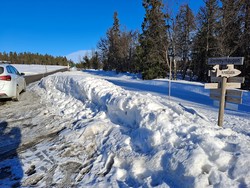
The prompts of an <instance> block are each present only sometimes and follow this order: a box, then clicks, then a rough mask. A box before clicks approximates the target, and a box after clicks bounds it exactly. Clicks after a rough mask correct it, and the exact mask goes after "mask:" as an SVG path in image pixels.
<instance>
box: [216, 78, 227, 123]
mask: <svg viewBox="0 0 250 188" xmlns="http://www.w3.org/2000/svg"><path fill="white" fill-rule="evenodd" d="M226 84H227V78H226V77H222V82H221V95H220V97H221V98H220V109H219V117H218V125H219V126H220V127H222V126H223V120H224V109H225V96H226Z"/></svg>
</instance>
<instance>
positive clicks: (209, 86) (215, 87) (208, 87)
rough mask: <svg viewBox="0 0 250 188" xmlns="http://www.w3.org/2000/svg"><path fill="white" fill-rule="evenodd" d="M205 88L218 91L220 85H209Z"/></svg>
mask: <svg viewBox="0 0 250 188" xmlns="http://www.w3.org/2000/svg"><path fill="white" fill-rule="evenodd" d="M204 86H205V89H218V88H219V84H218V83H207V84H205V85H204Z"/></svg>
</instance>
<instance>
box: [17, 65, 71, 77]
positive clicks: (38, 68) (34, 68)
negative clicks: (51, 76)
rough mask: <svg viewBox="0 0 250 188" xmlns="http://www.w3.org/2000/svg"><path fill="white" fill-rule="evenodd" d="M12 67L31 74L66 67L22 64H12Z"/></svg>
mask: <svg viewBox="0 0 250 188" xmlns="http://www.w3.org/2000/svg"><path fill="white" fill-rule="evenodd" d="M13 66H14V67H16V69H17V70H18V71H19V72H22V73H25V75H32V74H40V73H46V72H52V71H55V70H58V69H63V68H67V67H66V66H60V65H22V64H13Z"/></svg>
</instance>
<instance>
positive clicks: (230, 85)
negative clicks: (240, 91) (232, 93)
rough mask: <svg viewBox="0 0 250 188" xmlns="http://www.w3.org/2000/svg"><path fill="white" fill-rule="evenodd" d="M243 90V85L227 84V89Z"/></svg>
mask: <svg viewBox="0 0 250 188" xmlns="http://www.w3.org/2000/svg"><path fill="white" fill-rule="evenodd" d="M237 88H241V83H226V89H237Z"/></svg>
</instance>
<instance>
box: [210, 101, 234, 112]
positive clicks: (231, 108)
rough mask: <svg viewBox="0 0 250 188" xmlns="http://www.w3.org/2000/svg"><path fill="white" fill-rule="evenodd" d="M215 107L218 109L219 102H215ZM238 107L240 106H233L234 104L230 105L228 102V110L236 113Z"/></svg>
mask: <svg viewBox="0 0 250 188" xmlns="http://www.w3.org/2000/svg"><path fill="white" fill-rule="evenodd" d="M213 105H214V106H217V107H218V106H219V101H214V102H213ZM238 107H239V105H238V104H233V103H228V102H226V105H225V108H226V109H229V110H235V111H237V110H238Z"/></svg>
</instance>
